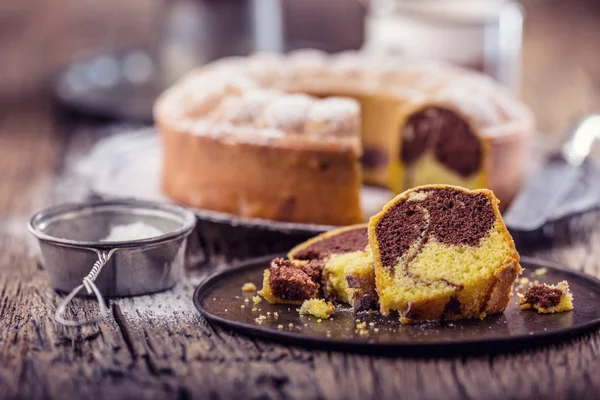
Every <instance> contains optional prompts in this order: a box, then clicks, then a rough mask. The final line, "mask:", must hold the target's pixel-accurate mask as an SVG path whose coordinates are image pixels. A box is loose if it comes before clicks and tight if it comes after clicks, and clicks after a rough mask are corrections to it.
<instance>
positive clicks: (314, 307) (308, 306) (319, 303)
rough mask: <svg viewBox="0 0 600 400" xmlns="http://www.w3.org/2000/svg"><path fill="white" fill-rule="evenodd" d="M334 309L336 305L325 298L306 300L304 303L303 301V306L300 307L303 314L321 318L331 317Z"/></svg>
mask: <svg viewBox="0 0 600 400" xmlns="http://www.w3.org/2000/svg"><path fill="white" fill-rule="evenodd" d="M334 311H335V306H334V305H333V304H332V303H330V302H326V301H325V300H323V299H310V300H306V301H304V303H302V306H300V309H299V310H298V312H299V313H300V314H301V315H312V316H314V317H317V318H319V319H327V318H329V317H330V316H331V314H333V312H334ZM318 322H320V321H318Z"/></svg>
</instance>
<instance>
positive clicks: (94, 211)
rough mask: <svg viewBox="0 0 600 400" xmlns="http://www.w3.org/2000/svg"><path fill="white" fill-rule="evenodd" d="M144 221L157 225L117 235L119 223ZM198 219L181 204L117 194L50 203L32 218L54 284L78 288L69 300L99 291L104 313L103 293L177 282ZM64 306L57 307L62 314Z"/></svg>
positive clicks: (58, 287) (66, 288)
mask: <svg viewBox="0 0 600 400" xmlns="http://www.w3.org/2000/svg"><path fill="white" fill-rule="evenodd" d="M140 223H141V224H142V226H144V227H149V228H151V229H150V230H149V231H148V230H147V231H146V232H133V231H131V232H129V233H127V232H126V237H123V238H120V239H117V240H112V239H111V232H114V230H115V228H119V227H120V228H123V227H125V228H127V227H128V226H132V225H133V224H140ZM195 223H196V217H195V215H194V214H193V213H192V212H191V211H188V210H186V209H184V208H182V207H178V206H175V205H169V204H161V203H154V202H149V201H141V200H112V201H102V202H91V203H84V204H63V205H59V206H55V207H50V208H46V209H44V210H42V211H40V212H38V213H36V214H35V215H34V216H33V217H32V218H31V220H30V222H29V231H30V232H31V233H32V234H33V235H34V236H35V237H36V238H38V240H39V245H40V250H41V255H42V262H43V264H44V266H45V268H46V270H47V271H48V277H49V280H50V285H51V286H52V287H53V288H54V289H55V290H59V291H65V292H68V291H71V290H72V292H71V293H70V295H69V296H67V298H66V299H65V302H64V303H63V306H64V307H66V303H68V302H69V301H70V300H71V299H72V298H73V297H74V296H75V295H78V294H79V293H83V292H81V289H83V288H84V287H85V288H86V290H87V294H88V295H92V294H96V297H98V301H99V302H100V306H101V313H102V307H103V306H104V303H103V300H102V296H101V295H100V293H102V294H103V295H104V296H108V297H115V296H135V295H141V294H149V293H155V292H158V291H162V290H166V289H169V288H171V287H173V285H175V283H176V282H177V281H178V280H179V279H180V278H181V277H182V275H183V272H184V267H185V265H184V264H185V250H186V245H187V238H188V236H189V234H190V233H191V232H192V230H193V228H194V225H195ZM138 226H139V225H138ZM149 232H152V233H149ZM156 232H160V234H157V233H156ZM122 233H123V230H121V234H122ZM127 235H129V236H127ZM113 237H114V236H113ZM106 239H109V240H106ZM82 282H83V283H82ZM74 288H75V289H74ZM64 307H63V309H62V310H61V309H60V307H59V310H58V311H57V319H58V320H60V319H62V317H61V315H60V314H61V311H64ZM60 322H62V323H64V322H65V321H64V319H63V320H62V321H60ZM66 322H69V321H66ZM71 322H72V321H71ZM67 325H81V323H77V324H67Z"/></svg>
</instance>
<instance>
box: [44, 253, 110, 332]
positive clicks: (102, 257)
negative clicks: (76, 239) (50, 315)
mask: <svg viewBox="0 0 600 400" xmlns="http://www.w3.org/2000/svg"><path fill="white" fill-rule="evenodd" d="M94 251H95V252H96V254H97V255H98V260H97V261H96V262H95V263H94V266H93V267H92V269H91V271H90V272H89V273H88V274H87V275H86V276H85V278H83V282H82V283H81V285H79V286H77V287H76V288H75V289H73V290H72V291H71V293H69V294H68V295H67V297H65V299H64V300H63V302H62V303H61V304H60V306H58V308H57V309H56V314H55V315H54V319H55V320H56V322H58V323H59V324H62V325H66V326H73V327H79V326H85V325H92V324H95V323H98V322H100V321H102V320H103V319H105V318H106V317H107V315H108V308H107V307H106V303H105V302H104V298H103V297H102V294H101V293H100V290H99V289H98V287H97V286H96V284H95V283H94V281H95V280H96V278H97V277H98V275H100V272H101V271H102V268H103V267H104V266H105V265H106V263H107V262H108V260H110V257H111V256H112V255H113V253H114V252H115V251H116V249H111V250H110V251H108V252H105V251H100V250H96V249H94ZM83 288H85V289H86V291H87V293H88V294H92V293H94V294H95V295H96V299H97V300H98V306H99V308H100V311H99V313H98V315H97V316H96V317H94V318H92V319H89V320H86V321H74V320H67V319H65V318H64V317H63V314H64V313H65V310H66V308H67V306H68V305H69V303H70V302H71V301H72V300H73V298H74V297H75V296H76V295H77V293H79V292H80V291H81V289H83Z"/></svg>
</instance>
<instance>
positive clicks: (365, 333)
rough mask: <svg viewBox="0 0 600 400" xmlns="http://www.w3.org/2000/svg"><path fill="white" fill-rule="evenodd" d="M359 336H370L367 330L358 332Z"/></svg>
mask: <svg viewBox="0 0 600 400" xmlns="http://www.w3.org/2000/svg"><path fill="white" fill-rule="evenodd" d="M358 334H359V335H361V336H364V335H368V334H369V331H368V330H366V329H361V330H359V331H358Z"/></svg>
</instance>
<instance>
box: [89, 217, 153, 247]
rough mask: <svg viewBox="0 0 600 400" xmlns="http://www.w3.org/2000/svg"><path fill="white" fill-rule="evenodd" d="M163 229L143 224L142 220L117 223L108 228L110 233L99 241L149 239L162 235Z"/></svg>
mask: <svg viewBox="0 0 600 400" xmlns="http://www.w3.org/2000/svg"><path fill="white" fill-rule="evenodd" d="M163 234H164V233H163V231H161V230H160V229H157V228H155V227H153V226H152V225H148V224H145V223H144V222H142V221H138V222H134V223H133V224H126V225H117V226H113V227H111V228H110V233H109V234H108V236H106V237H105V238H103V239H100V241H101V242H121V241H125V240H140V239H149V238H153V237H156V236H161V235H163Z"/></svg>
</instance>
